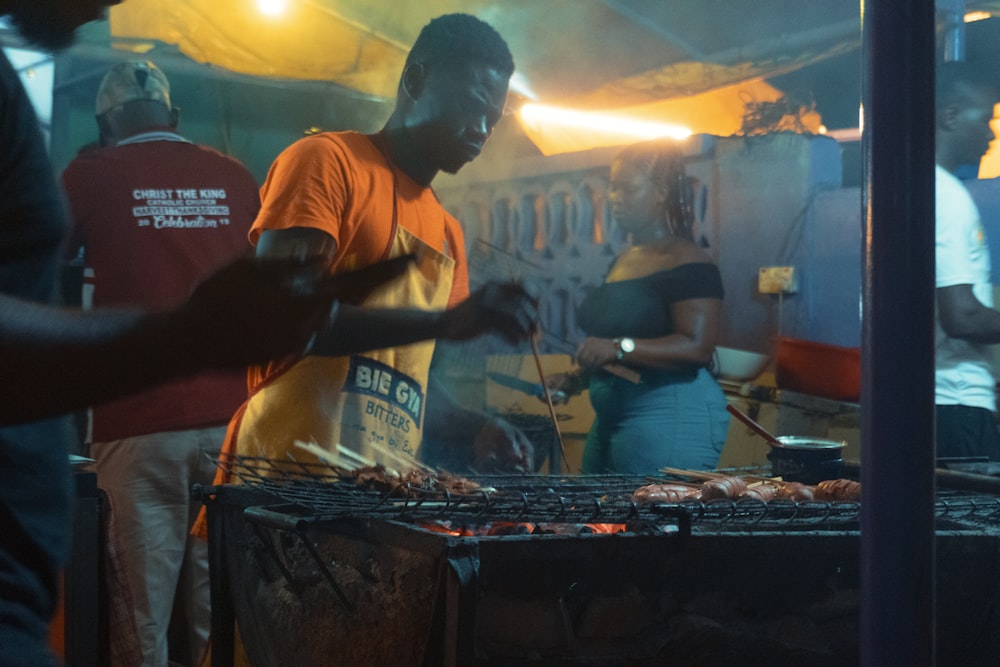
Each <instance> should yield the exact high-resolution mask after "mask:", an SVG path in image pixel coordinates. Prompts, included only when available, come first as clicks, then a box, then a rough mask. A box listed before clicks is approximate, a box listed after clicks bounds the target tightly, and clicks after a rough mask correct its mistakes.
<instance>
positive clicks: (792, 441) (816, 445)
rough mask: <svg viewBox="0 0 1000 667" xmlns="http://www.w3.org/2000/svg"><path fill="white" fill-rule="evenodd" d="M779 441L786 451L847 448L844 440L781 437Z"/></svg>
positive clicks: (795, 436)
mask: <svg viewBox="0 0 1000 667" xmlns="http://www.w3.org/2000/svg"><path fill="white" fill-rule="evenodd" d="M777 440H778V442H779V443H781V444H780V445H774V446H775V447H782V448H785V449H841V448H843V447H846V446H847V443H846V442H845V441H843V440H827V439H824V438H812V437H809V436H803V435H779V436H778V437H777Z"/></svg>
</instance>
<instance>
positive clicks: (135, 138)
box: [115, 128, 191, 146]
mask: <svg viewBox="0 0 1000 667" xmlns="http://www.w3.org/2000/svg"><path fill="white" fill-rule="evenodd" d="M148 141H180V142H183V143H185V144H189V143H191V141H190V140H188V139H185V138H184V137H182V136H181V135H179V134H177V133H176V132H174V131H173V130H171V129H169V128H163V129H159V128H157V129H155V130H147V131H145V132H140V133H138V134H133V135H132V136H130V137H125V138H124V139H122V140H121V141H119V142H117V143H115V146H128V145H130V144H143V143H146V142H148Z"/></svg>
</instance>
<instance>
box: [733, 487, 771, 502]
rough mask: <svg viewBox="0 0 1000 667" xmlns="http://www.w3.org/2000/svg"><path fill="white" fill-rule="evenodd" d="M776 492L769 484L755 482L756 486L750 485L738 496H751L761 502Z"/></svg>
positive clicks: (767, 499)
mask: <svg viewBox="0 0 1000 667" xmlns="http://www.w3.org/2000/svg"><path fill="white" fill-rule="evenodd" d="M777 493H778V489H777V488H775V487H774V486H772V485H770V484H757V485H756V486H751V487H750V488H748V489H747V490H746V492H745V493H744V494H743V495H742V496H740V497H741V498H752V499H753V500H760V501H761V502H765V503H766V502H767V501H769V500H771V499H773V498H774V497H775V496H776V495H777Z"/></svg>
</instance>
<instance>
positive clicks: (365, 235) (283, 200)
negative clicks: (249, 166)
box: [249, 132, 469, 386]
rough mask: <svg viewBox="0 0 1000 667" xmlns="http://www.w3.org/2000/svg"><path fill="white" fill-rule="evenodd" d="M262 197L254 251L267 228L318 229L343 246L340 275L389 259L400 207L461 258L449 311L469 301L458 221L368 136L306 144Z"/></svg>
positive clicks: (435, 244) (424, 236) (336, 136)
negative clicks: (389, 249) (387, 257)
mask: <svg viewBox="0 0 1000 667" xmlns="http://www.w3.org/2000/svg"><path fill="white" fill-rule="evenodd" d="M260 194H261V210H260V213H259V214H258V216H257V220H256V221H255V222H254V224H253V227H252V228H251V229H250V234H249V237H250V243H251V244H253V245H255V246H256V245H257V240H258V239H259V238H260V234H261V232H262V231H264V230H265V229H273V230H278V229H289V228H293V227H311V228H314V229H319V230H321V231H323V232H326V233H327V234H329V235H330V236H332V237H333V238H334V240H335V241H336V242H337V251H336V253H335V255H334V260H333V271H334V272H337V271H347V270H351V269H356V268H361V267H364V266H368V265H369V264H372V263H374V262H377V261H379V260H380V259H382V258H383V256H384V255H385V251H386V248H387V247H388V246H389V243H390V242H391V241H392V235H393V231H394V230H393V226H392V221H393V207H394V206H395V207H396V216H397V218H396V219H397V223H398V224H399V225H400V226H402V227H403V228H405V229H406V230H407V231H409V232H410V233H411V234H413V235H414V236H416V237H418V238H419V239H420V240H421V241H423V242H424V243H426V244H427V245H429V246H430V247H432V248H434V249H436V250H438V251H439V252H441V253H443V254H445V255H447V256H450V257H452V258H453V259H454V260H455V273H454V282H453V284H452V288H451V294H450V296H449V298H448V305H449V306H453V305H455V304H457V303H459V302H460V301H463V300H464V299H466V298H467V297H468V296H469V273H468V266H467V264H466V256H465V237H464V235H463V233H462V227H461V225H460V224H459V222H458V220H457V219H455V217H454V216H452V215H450V214H449V213H448V212H447V211H445V210H444V208H443V207H442V206H441V203H440V202H439V201H438V199H437V196H436V195H435V194H434V191H433V190H432V189H431V188H429V187H425V186H422V185H420V184H419V183H417V182H415V181H414V180H413V179H411V178H410V177H409V176H407V175H406V174H405V173H404V172H403V171H402V170H400V169H399V168H398V167H396V166H395V165H394V164H392V163H391V160H390V158H389V157H388V156H387V155H385V154H383V153H382V151H381V150H380V149H379V148H378V147H377V146H376V145H375V144H374V143H373V142H372V139H371V138H369V137H368V136H366V135H363V134H360V133H357V132H324V133H322V134H316V135H312V136H309V137H305V138H303V139H300V140H299V141H297V142H295V143H294V144H292V145H291V146H289V147H288V148H287V149H285V150H284V151H283V152H282V153H281V154H280V155H279V156H278V158H277V159H276V160H275V161H274V164H272V165H271V169H270V171H269V172H268V174H267V180H266V181H265V182H264V185H263V187H262V188H261V191H260ZM265 375H266V374H265ZM249 379H250V384H251V386H254V385H256V383H257V381H259V380H260V379H262V377H261V375H260V374H258V373H255V372H254V369H252V370H251V373H250V378H249Z"/></svg>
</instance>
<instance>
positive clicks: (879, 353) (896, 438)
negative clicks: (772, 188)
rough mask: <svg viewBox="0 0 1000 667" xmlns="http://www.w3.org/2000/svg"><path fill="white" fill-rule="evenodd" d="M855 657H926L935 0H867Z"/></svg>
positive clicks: (874, 660)
mask: <svg viewBox="0 0 1000 667" xmlns="http://www.w3.org/2000/svg"><path fill="white" fill-rule="evenodd" d="M862 8H863V12H864V14H863V43H864V77H863V91H862V99H863V102H864V135H863V139H862V141H863V143H862V146H863V151H864V153H863V154H864V178H865V187H864V189H863V191H862V214H863V215H862V219H863V220H864V230H863V232H864V233H863V238H864V241H863V248H862V258H863V282H862V298H863V315H864V316H863V324H862V347H863V353H864V358H863V360H864V364H863V371H862V373H863V375H862V390H863V395H862V409H861V414H862V419H861V427H862V428H861V435H862V466H861V473H862V474H861V477H862V490H863V500H862V507H863V508H864V510H863V513H862V520H861V590H862V593H861V596H862V597H861V665H862V666H863V667H887V666H888V665H906V666H907V667H924V666H927V667H930V666H931V665H933V664H934V462H935V455H934V411H933V408H934V347H933V340H934V104H933V101H934V90H933V80H934V0H863V5H862Z"/></svg>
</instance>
